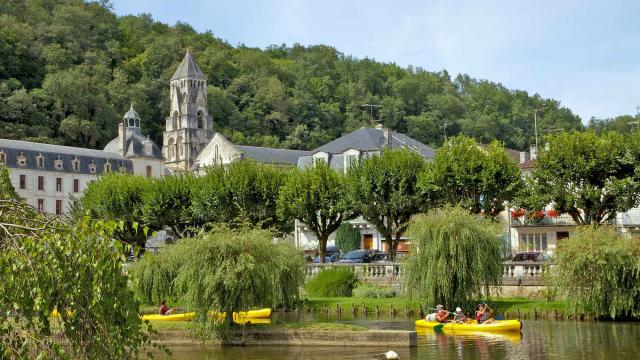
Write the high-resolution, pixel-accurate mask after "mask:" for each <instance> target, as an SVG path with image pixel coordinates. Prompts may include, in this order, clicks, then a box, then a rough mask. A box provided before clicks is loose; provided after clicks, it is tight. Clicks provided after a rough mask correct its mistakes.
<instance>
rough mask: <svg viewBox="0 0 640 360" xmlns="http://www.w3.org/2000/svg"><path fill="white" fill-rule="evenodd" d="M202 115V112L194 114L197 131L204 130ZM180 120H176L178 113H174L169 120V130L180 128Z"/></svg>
mask: <svg viewBox="0 0 640 360" xmlns="http://www.w3.org/2000/svg"><path fill="white" fill-rule="evenodd" d="M204 120H205V119H204V113H203V112H202V111H198V113H197V114H196V127H197V128H198V129H204ZM179 125H180V119H179V118H178V112H177V111H174V112H173V116H172V119H171V129H172V130H176V129H178V128H179V127H180V126H179Z"/></svg>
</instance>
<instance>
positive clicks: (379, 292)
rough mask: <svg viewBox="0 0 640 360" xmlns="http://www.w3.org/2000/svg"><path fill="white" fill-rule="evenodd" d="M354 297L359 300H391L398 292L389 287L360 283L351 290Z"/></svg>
mask: <svg viewBox="0 0 640 360" xmlns="http://www.w3.org/2000/svg"><path fill="white" fill-rule="evenodd" d="M353 296H354V297H361V298H393V297H396V296H398V292H397V291H396V289H394V288H393V287H391V286H386V285H374V284H369V283H360V284H358V286H356V288H355V289H353Z"/></svg>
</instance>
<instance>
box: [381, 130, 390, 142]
mask: <svg viewBox="0 0 640 360" xmlns="http://www.w3.org/2000/svg"><path fill="white" fill-rule="evenodd" d="M382 132H383V133H384V145H385V146H387V147H391V129H389V128H383V129H382Z"/></svg>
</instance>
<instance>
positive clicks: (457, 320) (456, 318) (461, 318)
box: [451, 307, 467, 324]
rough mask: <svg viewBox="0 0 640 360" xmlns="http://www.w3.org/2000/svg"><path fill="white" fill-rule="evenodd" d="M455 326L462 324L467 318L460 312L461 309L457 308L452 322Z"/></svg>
mask: <svg viewBox="0 0 640 360" xmlns="http://www.w3.org/2000/svg"><path fill="white" fill-rule="evenodd" d="M451 322H453V323H456V324H464V323H465V322H467V316H466V315H465V314H464V313H463V312H462V309H461V308H459V307H457V308H456V312H455V314H453V321H451Z"/></svg>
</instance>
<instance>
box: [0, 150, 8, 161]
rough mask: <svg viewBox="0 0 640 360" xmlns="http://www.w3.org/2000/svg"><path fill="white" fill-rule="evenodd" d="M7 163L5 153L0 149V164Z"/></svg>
mask: <svg viewBox="0 0 640 360" xmlns="http://www.w3.org/2000/svg"><path fill="white" fill-rule="evenodd" d="M6 163H7V154H5V153H4V151H0V164H6Z"/></svg>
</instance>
